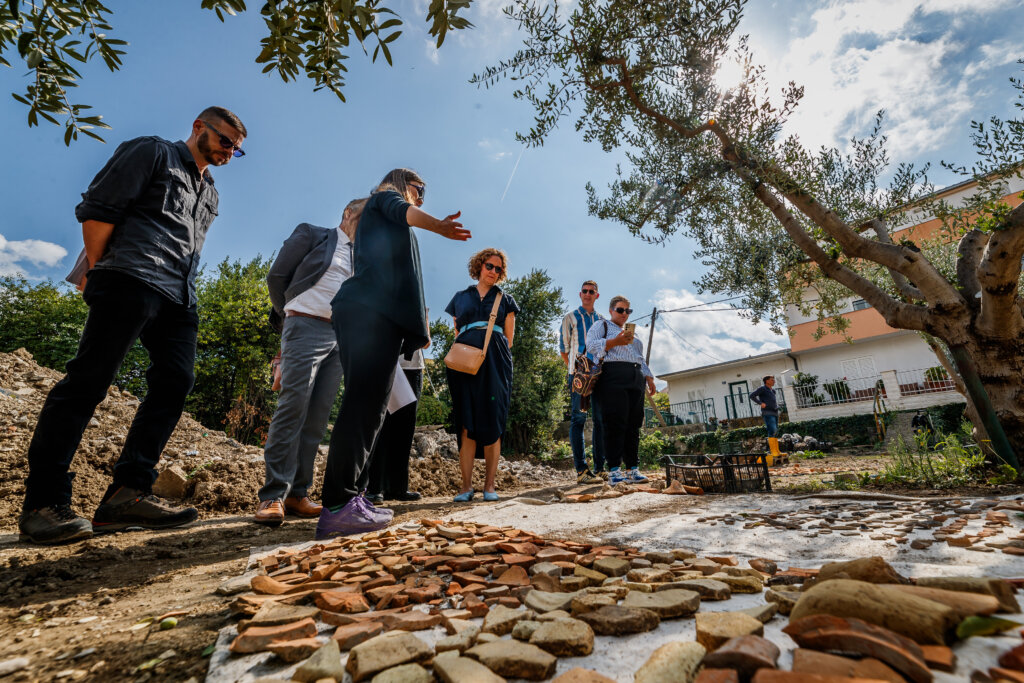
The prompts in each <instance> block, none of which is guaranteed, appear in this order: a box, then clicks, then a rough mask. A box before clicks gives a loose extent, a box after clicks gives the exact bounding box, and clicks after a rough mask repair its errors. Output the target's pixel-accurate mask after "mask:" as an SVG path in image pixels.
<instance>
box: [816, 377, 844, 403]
mask: <svg viewBox="0 0 1024 683" xmlns="http://www.w3.org/2000/svg"><path fill="white" fill-rule="evenodd" d="M821 386H822V388H824V389H825V391H827V392H828V395H829V396H831V397H832V401H833V403H840V402H842V401H849V400H850V385H849V384H847V383H846V380H842V379H837V380H833V381H831V382H825V383H824V384H822V385H821Z"/></svg>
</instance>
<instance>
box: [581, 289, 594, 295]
mask: <svg viewBox="0 0 1024 683" xmlns="http://www.w3.org/2000/svg"><path fill="white" fill-rule="evenodd" d="M580 294H597V290H596V289H583V290H580Z"/></svg>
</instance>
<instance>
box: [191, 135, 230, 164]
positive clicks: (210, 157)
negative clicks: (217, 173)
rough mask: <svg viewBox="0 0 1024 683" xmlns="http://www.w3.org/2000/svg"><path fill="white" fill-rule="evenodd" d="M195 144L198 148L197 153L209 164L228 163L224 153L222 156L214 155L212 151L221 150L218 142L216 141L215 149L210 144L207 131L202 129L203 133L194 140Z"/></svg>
mask: <svg viewBox="0 0 1024 683" xmlns="http://www.w3.org/2000/svg"><path fill="white" fill-rule="evenodd" d="M196 146H197V147H198V148H199V153H200V154H201V155H203V159H205V160H206V163H208V164H210V165H211V166H223V165H224V164H226V163H228V157H227V156H226V155H225V156H224V157H218V156H215V154H214V152H222V150H221V147H220V143H217V148H216V149H214V147H213V146H212V145H211V144H210V132H209V131H203V134H202V135H200V136H199V140H197V141H196Z"/></svg>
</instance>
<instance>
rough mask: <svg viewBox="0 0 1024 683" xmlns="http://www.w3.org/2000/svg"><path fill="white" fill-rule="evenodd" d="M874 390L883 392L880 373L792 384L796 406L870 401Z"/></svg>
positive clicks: (873, 396)
mask: <svg viewBox="0 0 1024 683" xmlns="http://www.w3.org/2000/svg"><path fill="white" fill-rule="evenodd" d="M876 390H877V391H880V392H882V393H883V394H884V393H885V385H884V384H883V382H882V377H881V375H870V376H868V377H841V378H836V379H830V380H824V381H817V382H814V383H810V384H798V385H793V393H794V394H796V404H797V407H798V408H811V407H813V406H827V405H835V404H838V403H856V402H858V401H871V400H874V398H875V391H876Z"/></svg>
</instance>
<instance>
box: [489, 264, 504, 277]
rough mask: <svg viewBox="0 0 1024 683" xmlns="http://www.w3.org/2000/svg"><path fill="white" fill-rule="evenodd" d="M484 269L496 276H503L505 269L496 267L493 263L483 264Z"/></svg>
mask: <svg viewBox="0 0 1024 683" xmlns="http://www.w3.org/2000/svg"><path fill="white" fill-rule="evenodd" d="M484 268H486V269H487V270H493V271H494V272H495V273H497V274H498V275H504V274H505V269H504V268H502V267H501V266H496V265H494V264H493V263H485V264H484Z"/></svg>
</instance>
